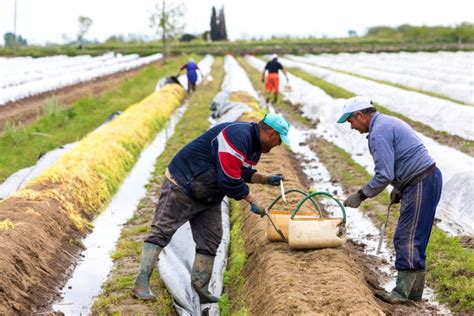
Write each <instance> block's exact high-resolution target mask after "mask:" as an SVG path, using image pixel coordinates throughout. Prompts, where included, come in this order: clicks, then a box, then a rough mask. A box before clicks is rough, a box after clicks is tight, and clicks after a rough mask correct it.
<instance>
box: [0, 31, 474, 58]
mask: <svg viewBox="0 0 474 316" xmlns="http://www.w3.org/2000/svg"><path fill="white" fill-rule="evenodd" d="M439 50H443V51H446V50H451V51H458V50H467V51H469V50H473V43H472V40H471V41H470V43H469V42H466V43H457V42H456V41H455V40H454V39H452V38H450V40H448V41H447V40H442V39H441V38H440V39H437V40H433V39H428V38H417V40H416V41H410V40H402V39H400V38H396V37H392V38H383V37H374V36H360V37H351V38H311V37H310V38H289V37H286V38H272V39H268V40H261V39H257V38H255V39H252V40H237V41H233V42H229V41H217V42H211V43H208V42H205V41H203V40H196V41H192V42H178V41H174V42H172V43H170V45H169V52H170V53H171V54H172V55H181V54H193V53H194V54H196V53H197V54H206V53H209V54H213V55H219V54H221V55H223V54H229V53H231V54H233V55H235V56H237V55H243V54H244V53H251V54H268V53H279V54H287V53H291V54H303V53H315V54H318V53H338V52H360V51H365V52H369V53H375V52H398V51H439ZM109 51H115V52H117V53H123V54H130V53H137V54H140V55H151V54H155V53H156V52H160V51H163V48H162V45H161V43H160V42H159V41H153V42H142V41H135V42H120V41H110V42H107V43H98V44H90V45H87V46H86V47H85V48H84V49H83V50H80V49H78V48H77V46H74V45H48V46H46V47H39V46H25V47H23V46H22V47H18V49H17V52H16V55H17V56H33V57H39V56H49V55H58V54H65V55H70V56H76V55H84V54H89V55H99V54H103V53H105V52H109ZM0 55H1V56H13V55H14V52H13V50H12V49H11V48H8V47H3V48H0Z"/></svg>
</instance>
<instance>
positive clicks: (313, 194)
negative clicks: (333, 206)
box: [290, 192, 346, 224]
mask: <svg viewBox="0 0 474 316" xmlns="http://www.w3.org/2000/svg"><path fill="white" fill-rule="evenodd" d="M318 195H324V196H327V197H328V198H330V199H332V200H334V201H336V203H337V205H339V207H340V208H341V211H342V221H343V223H344V224H345V223H346V209H345V208H344V206H343V205H342V203H341V201H339V200H338V199H336V198H335V197H334V196H332V195H331V194H330V193H327V192H313V193H310V194H307V195H306V196H305V197H304V198H303V199H302V200H301V202H300V203H298V205H297V206H296V208H295V210H294V211H293V213H292V214H291V217H290V219H293V218H294V217H295V216H296V213H298V211H299V210H300V208H301V206H302V205H303V204H304V203H305V202H306V201H307V200H308V199H311V200H313V196H318ZM313 203H314V202H313Z"/></svg>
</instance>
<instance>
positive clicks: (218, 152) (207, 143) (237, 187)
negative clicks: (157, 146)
mask: <svg viewBox="0 0 474 316" xmlns="http://www.w3.org/2000/svg"><path fill="white" fill-rule="evenodd" d="M260 154H261V143H260V133H259V129H258V125H257V124H256V123H243V122H238V123H234V122H232V123H222V124H218V125H216V126H214V127H213V128H211V129H209V130H208V131H207V132H205V133H204V134H202V135H201V136H199V137H198V138H196V139H195V140H193V141H192V142H190V143H189V144H187V145H186V146H185V147H183V148H182V149H181V150H180V151H179V152H178V153H177V154H176V156H174V158H173V159H172V160H171V163H170V164H169V166H168V170H169V171H170V174H171V176H172V177H173V178H174V179H175V181H176V182H177V184H178V186H179V187H180V188H181V189H182V190H183V191H184V192H185V193H186V194H187V195H188V196H189V197H191V198H192V199H193V200H195V201H197V202H199V203H202V204H207V205H214V204H218V203H220V202H221V201H222V199H223V198H224V196H225V195H227V196H228V197H230V198H234V199H236V200H241V199H243V198H244V197H246V196H247V195H248V194H249V187H248V186H247V184H246V182H250V178H251V177H252V175H253V174H254V173H255V172H256V171H257V170H256V169H255V166H256V164H257V162H258V160H259V159H260Z"/></svg>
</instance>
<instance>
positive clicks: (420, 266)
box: [337, 97, 443, 304]
mask: <svg viewBox="0 0 474 316" xmlns="http://www.w3.org/2000/svg"><path fill="white" fill-rule="evenodd" d="M346 121H347V122H349V123H350V124H351V128H352V129H355V130H357V131H359V132H360V133H361V134H364V133H368V136H367V139H368V143H369V150H370V154H371V155H372V157H373V159H374V164H375V169H374V171H375V175H374V176H373V177H372V179H371V180H370V181H369V182H368V183H367V184H366V185H364V186H363V187H362V188H360V190H358V191H357V192H356V193H353V194H351V195H350V196H349V197H348V198H347V199H346V200H345V201H344V205H345V206H348V207H354V208H356V207H359V205H360V204H361V203H362V201H364V200H365V199H367V198H372V197H374V196H376V195H377V194H379V193H380V192H382V191H383V190H384V189H385V188H386V187H387V186H388V185H389V184H391V185H392V186H393V187H394V188H393V190H392V192H391V194H390V198H391V202H390V203H391V204H394V203H400V201H401V206H400V217H399V219H398V225H397V228H396V230H395V235H394V245H395V252H396V260H395V268H396V269H397V271H398V275H397V281H396V286H395V288H394V289H393V290H392V291H391V292H390V293H387V292H385V291H377V292H376V293H375V294H376V296H378V297H380V298H381V299H382V300H384V301H386V302H389V303H391V304H397V303H406V302H407V301H408V300H413V301H420V300H421V298H422V295H423V289H424V285H425V274H426V272H425V271H426V247H427V245H428V241H429V238H430V234H431V228H432V226H433V221H434V218H435V212H436V206H437V205H438V202H439V199H440V196H441V189H442V185H443V181H442V175H441V171H440V170H439V169H438V168H437V167H436V163H435V161H434V160H433V158H431V156H430V155H429V153H428V151H427V150H426V148H425V146H424V145H423V143H422V142H421V140H420V139H419V138H418V136H417V135H416V134H415V132H414V131H413V129H412V128H411V127H410V126H409V125H408V124H407V123H405V122H403V121H402V120H400V119H398V118H396V117H393V116H389V115H384V114H380V113H378V112H377V110H376V109H375V108H374V106H373V105H372V101H371V100H370V99H367V98H364V97H354V98H351V99H349V100H348V101H347V102H346V104H345V105H344V110H343V115H342V116H341V117H340V118H339V120H338V121H337V122H338V123H344V122H346Z"/></svg>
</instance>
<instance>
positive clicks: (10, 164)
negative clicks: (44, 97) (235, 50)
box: [0, 57, 185, 182]
mask: <svg viewBox="0 0 474 316" xmlns="http://www.w3.org/2000/svg"><path fill="white" fill-rule="evenodd" d="M184 61H185V58H184V57H182V58H179V59H176V58H175V59H169V61H168V62H167V63H166V64H164V65H162V66H160V67H159V68H158V67H157V66H156V65H150V66H148V67H146V68H144V69H143V70H142V71H140V73H139V74H138V75H137V76H135V77H134V78H132V79H127V80H126V81H125V82H124V83H122V84H121V86H120V87H119V88H117V89H114V90H113V91H109V92H107V93H105V94H103V95H100V96H94V97H87V98H82V99H80V100H78V101H76V102H75V103H74V105H73V106H72V107H70V108H68V109H63V108H62V107H61V106H60V105H58V104H55V103H57V102H55V101H54V99H53V100H51V101H49V102H48V103H49V104H47V109H46V115H45V116H43V117H41V118H39V119H38V120H37V121H36V122H35V123H33V124H32V125H29V126H27V127H22V126H12V125H8V126H6V127H5V129H4V134H3V135H2V136H1V137H0V148H2V150H1V151H0V182H3V181H4V180H5V179H6V178H7V177H8V176H9V175H11V174H12V173H14V172H16V171H17V170H19V169H22V168H25V167H28V166H31V165H34V164H35V163H36V160H37V159H38V157H39V156H40V154H41V153H44V152H47V151H49V150H52V149H54V148H57V147H59V146H61V145H64V144H67V143H71V142H74V141H77V140H78V139H82V138H83V137H84V136H86V135H87V134H88V133H89V132H90V131H91V130H93V129H94V128H96V127H98V126H99V125H100V124H102V123H103V122H104V121H105V120H106V119H107V117H108V116H109V115H110V114H111V113H113V112H116V111H124V110H126V109H127V108H128V106H130V105H131V104H134V103H136V102H139V101H140V100H142V99H144V98H145V97H146V96H147V95H149V94H151V93H152V92H153V91H154V89H155V86H156V82H157V80H158V79H159V78H161V77H163V76H165V75H169V74H172V73H175V72H176V69H178V67H179V65H180V63H181V62H184Z"/></svg>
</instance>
